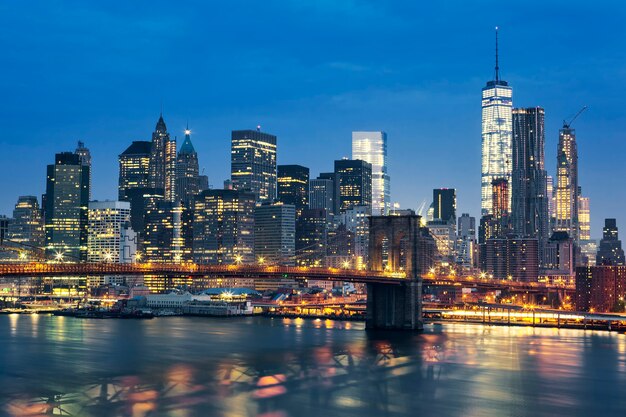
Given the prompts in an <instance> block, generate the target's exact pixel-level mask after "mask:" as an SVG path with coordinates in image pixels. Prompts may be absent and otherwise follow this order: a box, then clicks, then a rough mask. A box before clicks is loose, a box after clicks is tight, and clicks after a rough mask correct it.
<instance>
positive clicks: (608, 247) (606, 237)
mask: <svg viewBox="0 0 626 417" xmlns="http://www.w3.org/2000/svg"><path fill="white" fill-rule="evenodd" d="M596 265H624V250H623V249H622V241H621V240H619V238H618V236H617V222H616V221H615V219H604V228H603V229H602V239H601V240H600V247H599V248H598V254H597V255H596Z"/></svg>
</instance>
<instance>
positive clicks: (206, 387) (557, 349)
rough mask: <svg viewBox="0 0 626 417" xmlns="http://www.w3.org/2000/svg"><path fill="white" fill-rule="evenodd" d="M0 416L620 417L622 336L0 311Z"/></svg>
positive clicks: (625, 406)
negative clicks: (100, 317) (9, 313)
mask: <svg viewBox="0 0 626 417" xmlns="http://www.w3.org/2000/svg"><path fill="white" fill-rule="evenodd" d="M0 336H1V337H2V340H3V341H4V342H3V343H2V344H0V358H1V360H2V361H3V363H2V367H0V415H6V416H40V415H50V414H65V415H78V416H116V415H119V416H180V417H190V416H211V415H216V416H257V415H261V416H266V417H269V416H272V417H276V416H282V417H290V416H314V415H315V416H319V415H322V414H326V415H342V416H359V417H364V416H397V415H426V416H428V415H433V416H456V415H460V414H462V415H469V416H490V415H492V416H505V415H516V416H526V415H528V416H552V415H568V416H586V415H603V416H612V415H620V416H621V415H623V414H624V411H626V400H625V399H624V396H623V395H622V393H623V392H626V391H624V389H625V388H626V374H625V370H624V367H625V366H624V362H625V355H626V352H625V346H626V338H625V336H624V335H621V334H615V333H603V332H591V331H589V332H584V331H579V330H558V331H556V330H553V329H530V328H516V327H512V328H507V327H483V326H479V325H471V324H468V325H466V324H446V325H443V326H428V327H427V329H426V330H425V332H424V333H421V334H414V333H402V332H371V331H365V330H364V329H363V324H362V323H355V322H347V323H346V322H334V321H331V320H302V319H277V318H276V319H267V318H245V319H233V320H219V319H215V320H212V319H206V318H180V317H172V318H161V319H156V320H150V321H132V320H128V321H126V320H80V319H72V318H62V317H50V316H39V317H29V316H21V317H14V316H3V317H0Z"/></svg>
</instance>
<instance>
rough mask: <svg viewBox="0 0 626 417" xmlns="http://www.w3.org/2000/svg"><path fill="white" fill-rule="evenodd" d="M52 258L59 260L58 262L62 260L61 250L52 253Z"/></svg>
mask: <svg viewBox="0 0 626 417" xmlns="http://www.w3.org/2000/svg"><path fill="white" fill-rule="evenodd" d="M54 259H56V260H57V261H59V262H61V261H63V252H57V253H56V254H55V255H54Z"/></svg>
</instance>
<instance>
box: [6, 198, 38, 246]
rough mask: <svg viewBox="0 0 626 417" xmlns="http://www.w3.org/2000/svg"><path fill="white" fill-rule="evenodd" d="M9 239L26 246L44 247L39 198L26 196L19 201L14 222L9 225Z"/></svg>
mask: <svg viewBox="0 0 626 417" xmlns="http://www.w3.org/2000/svg"><path fill="white" fill-rule="evenodd" d="M8 239H9V240H10V241H12V242H16V243H19V244H22V245H26V246H34V247H37V248H39V247H41V246H43V244H44V229H43V219H42V218H41V210H40V208H39V202H38V201H37V197H35V196H32V195H26V196H20V197H19V198H18V199H17V203H16V204H15V210H13V221H12V222H11V223H9V225H8Z"/></svg>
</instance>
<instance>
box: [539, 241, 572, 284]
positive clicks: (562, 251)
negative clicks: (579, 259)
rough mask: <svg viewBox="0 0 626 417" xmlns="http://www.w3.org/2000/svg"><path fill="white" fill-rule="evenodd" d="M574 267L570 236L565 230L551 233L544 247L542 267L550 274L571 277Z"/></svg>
mask: <svg viewBox="0 0 626 417" xmlns="http://www.w3.org/2000/svg"><path fill="white" fill-rule="evenodd" d="M575 267H576V265H575V264H574V241H573V240H572V238H571V237H569V235H568V234H567V232H554V233H552V236H551V237H550V239H549V240H548V243H547V245H546V248H545V254H544V265H543V268H545V270H546V271H548V273H549V274H551V275H558V276H564V277H573V276H574V269H575Z"/></svg>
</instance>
